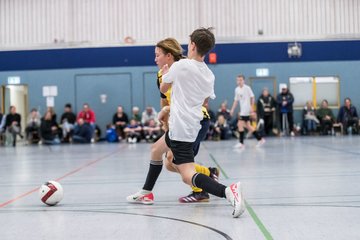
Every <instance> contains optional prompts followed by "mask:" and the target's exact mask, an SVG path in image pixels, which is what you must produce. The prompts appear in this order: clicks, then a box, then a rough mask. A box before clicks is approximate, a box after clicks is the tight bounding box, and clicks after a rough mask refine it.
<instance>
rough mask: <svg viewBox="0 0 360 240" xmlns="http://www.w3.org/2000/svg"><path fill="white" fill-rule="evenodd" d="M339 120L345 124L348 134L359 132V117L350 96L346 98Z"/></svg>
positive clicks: (345, 130)
mask: <svg viewBox="0 0 360 240" xmlns="http://www.w3.org/2000/svg"><path fill="white" fill-rule="evenodd" d="M337 121H338V122H339V123H341V124H342V125H343V129H344V132H345V133H346V134H349V133H358V132H359V129H358V128H359V117H358V114H357V111H356V108H355V106H353V105H352V104H351V99H350V98H345V100H344V106H342V107H341V108H340V110H339V114H338V117H337Z"/></svg>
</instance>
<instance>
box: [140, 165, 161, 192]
mask: <svg viewBox="0 0 360 240" xmlns="http://www.w3.org/2000/svg"><path fill="white" fill-rule="evenodd" d="M162 166H163V162H162V161H154V160H151V161H150V167H149V171H148V174H147V177H146V181H145V184H144V187H143V189H144V190H147V191H152V189H153V188H154V185H155V183H156V180H157V179H158V177H159V175H160V173H161V169H162Z"/></svg>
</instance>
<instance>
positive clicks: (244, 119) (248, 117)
mask: <svg viewBox="0 0 360 240" xmlns="http://www.w3.org/2000/svg"><path fill="white" fill-rule="evenodd" d="M238 119H239V120H241V121H244V122H249V121H250V116H240V115H239V118H238Z"/></svg>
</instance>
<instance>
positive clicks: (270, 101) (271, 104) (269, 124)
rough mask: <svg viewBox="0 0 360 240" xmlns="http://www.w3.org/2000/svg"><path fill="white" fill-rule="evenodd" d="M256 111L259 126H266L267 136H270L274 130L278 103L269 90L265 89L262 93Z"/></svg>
mask: <svg viewBox="0 0 360 240" xmlns="http://www.w3.org/2000/svg"><path fill="white" fill-rule="evenodd" d="M256 109H257V114H258V118H259V124H260V125H263V126H264V131H265V134H266V135H269V134H270V133H271V132H272V129H273V119H274V112H275V109H276V101H275V99H274V97H273V96H271V95H270V93H269V90H268V89H267V88H264V90H263V91H262V94H261V96H260V97H259V99H258V101H257V108H256Z"/></svg>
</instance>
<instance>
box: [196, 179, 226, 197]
mask: <svg viewBox="0 0 360 240" xmlns="http://www.w3.org/2000/svg"><path fill="white" fill-rule="evenodd" d="M191 181H192V184H193V186H195V187H198V188H201V189H203V190H204V191H205V192H208V193H211V194H212V195H215V196H218V197H221V198H225V189H226V186H224V185H222V184H220V183H218V182H216V181H215V180H213V179H212V178H210V177H208V176H206V175H204V174H202V173H196V174H194V176H193V177H192V180H191Z"/></svg>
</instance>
